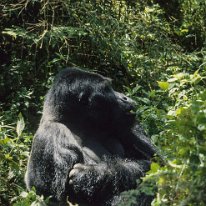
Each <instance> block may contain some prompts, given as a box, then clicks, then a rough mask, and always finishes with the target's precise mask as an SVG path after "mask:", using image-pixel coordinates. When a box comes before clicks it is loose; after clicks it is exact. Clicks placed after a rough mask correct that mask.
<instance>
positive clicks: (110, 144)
mask: <svg viewBox="0 0 206 206" xmlns="http://www.w3.org/2000/svg"><path fill="white" fill-rule="evenodd" d="M83 155H84V158H85V161H86V162H91V161H94V162H99V161H100V160H101V159H102V158H103V157H104V156H109V157H120V158H121V157H124V156H125V151H124V147H123V146H122V144H121V143H120V142H119V141H118V140H116V139H109V140H105V141H97V140H93V139H91V140H87V141H86V142H85V143H84V145H83Z"/></svg>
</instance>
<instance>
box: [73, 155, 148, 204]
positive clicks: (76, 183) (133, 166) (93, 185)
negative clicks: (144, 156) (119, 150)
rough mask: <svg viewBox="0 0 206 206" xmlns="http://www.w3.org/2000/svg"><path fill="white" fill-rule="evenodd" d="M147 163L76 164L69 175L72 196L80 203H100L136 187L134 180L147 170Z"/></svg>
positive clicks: (109, 161)
mask: <svg viewBox="0 0 206 206" xmlns="http://www.w3.org/2000/svg"><path fill="white" fill-rule="evenodd" d="M149 165H150V163H149V161H146V160H139V161H129V160H126V159H119V158H116V159H112V160H111V159H107V158H106V160H105V161H102V162H100V163H98V164H96V165H84V164H76V165H74V167H73V169H72V170H71V172H70V173H69V179H70V180H69V185H70V188H71V191H72V193H73V194H72V196H73V197H76V198H75V199H78V200H79V199H81V200H82V201H85V200H86V201H89V202H91V203H92V202H93V201H94V200H98V201H100V202H102V201H105V200H109V199H110V198H112V197H113V196H114V195H118V194H119V193H120V192H122V191H126V190H129V189H132V188H135V187H136V180H137V179H139V178H140V177H142V176H144V173H145V171H147V170H148V169H149Z"/></svg>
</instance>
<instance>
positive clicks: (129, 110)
mask: <svg viewBox="0 0 206 206" xmlns="http://www.w3.org/2000/svg"><path fill="white" fill-rule="evenodd" d="M126 114H127V115H129V116H136V111H135V109H134V108H130V109H128V110H126Z"/></svg>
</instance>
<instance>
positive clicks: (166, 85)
mask: <svg viewBox="0 0 206 206" xmlns="http://www.w3.org/2000/svg"><path fill="white" fill-rule="evenodd" d="M157 83H158V86H159V87H160V88H161V89H162V90H167V89H168V88H169V86H170V84H169V83H168V82H159V81H158V82H157Z"/></svg>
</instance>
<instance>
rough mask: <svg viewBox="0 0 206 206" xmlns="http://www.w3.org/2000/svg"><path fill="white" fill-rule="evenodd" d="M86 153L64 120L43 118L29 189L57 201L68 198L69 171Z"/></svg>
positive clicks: (31, 163) (32, 158) (30, 166)
mask: <svg viewBox="0 0 206 206" xmlns="http://www.w3.org/2000/svg"><path fill="white" fill-rule="evenodd" d="M79 162H83V156H82V152H81V150H80V148H79V147H78V145H77V143H76V142H75V139H74V137H73V135H72V133H71V132H70V130H69V129H68V128H67V127H66V126H64V125H63V124H61V123H58V122H50V121H46V122H44V121H42V122H41V124H40V127H39V129H38V130H37V132H36V134H35V137H34V140H33V144H32V151H31V155H30V159H29V162H28V167H27V174H26V177H25V181H26V184H27V188H28V189H31V188H32V187H35V188H36V191H37V194H43V195H44V196H46V197H48V196H50V195H52V196H53V198H54V199H56V200H62V199H65V198H66V195H67V194H66V182H67V178H68V172H69V171H70V170H71V169H72V168H73V166H74V165H75V164H76V163H79Z"/></svg>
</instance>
